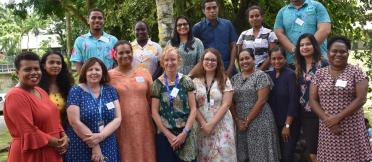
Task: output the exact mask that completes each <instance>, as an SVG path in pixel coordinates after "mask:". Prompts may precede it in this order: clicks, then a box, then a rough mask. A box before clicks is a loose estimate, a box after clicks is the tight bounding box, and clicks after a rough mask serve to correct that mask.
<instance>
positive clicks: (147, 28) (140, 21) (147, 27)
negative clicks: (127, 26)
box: [133, 20, 149, 32]
mask: <svg viewBox="0 0 372 162" xmlns="http://www.w3.org/2000/svg"><path fill="white" fill-rule="evenodd" d="M139 23H143V24H145V26H146V30H147V32H149V26H148V25H147V23H146V22H144V21H142V20H139V21H137V22H136V23H135V24H134V27H133V29H134V31H135V30H136V25H137V24H139Z"/></svg>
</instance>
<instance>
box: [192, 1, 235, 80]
mask: <svg viewBox="0 0 372 162" xmlns="http://www.w3.org/2000/svg"><path fill="white" fill-rule="evenodd" d="M202 8H203V13H204V15H205V17H206V18H205V19H203V20H201V21H200V22H198V23H197V24H195V25H194V27H193V28H192V33H193V35H194V37H196V38H199V39H200V40H201V41H202V42H203V45H204V47H205V49H207V48H215V49H217V50H218V51H219V52H220V53H221V55H222V56H221V57H222V59H223V63H224V67H225V72H226V74H227V75H228V76H231V75H232V74H233V71H234V61H235V50H236V48H235V42H236V40H237V39H238V36H237V35H236V32H235V29H234V26H233V25H232V23H231V22H230V21H229V20H226V19H222V18H219V17H218V3H217V0H204V1H203V3H202Z"/></svg>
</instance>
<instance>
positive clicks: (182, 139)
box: [171, 132, 187, 150]
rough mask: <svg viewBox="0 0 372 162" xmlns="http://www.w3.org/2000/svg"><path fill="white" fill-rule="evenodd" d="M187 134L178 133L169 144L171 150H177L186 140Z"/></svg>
mask: <svg viewBox="0 0 372 162" xmlns="http://www.w3.org/2000/svg"><path fill="white" fill-rule="evenodd" d="M186 137H187V134H186V133H185V132H182V133H180V134H179V135H178V136H177V137H176V138H175V139H174V140H173V142H172V143H171V146H172V148H173V150H176V149H178V148H179V147H180V146H181V145H182V144H183V143H184V142H185V140H186Z"/></svg>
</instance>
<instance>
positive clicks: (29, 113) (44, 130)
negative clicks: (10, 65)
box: [4, 52, 68, 162]
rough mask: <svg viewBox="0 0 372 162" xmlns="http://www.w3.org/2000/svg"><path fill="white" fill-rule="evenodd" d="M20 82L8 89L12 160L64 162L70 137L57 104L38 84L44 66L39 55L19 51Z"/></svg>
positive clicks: (8, 121) (7, 104) (16, 64)
mask: <svg viewBox="0 0 372 162" xmlns="http://www.w3.org/2000/svg"><path fill="white" fill-rule="evenodd" d="M14 64H15V67H16V73H17V76H18V78H19V83H18V84H17V85H16V86H15V87H14V88H12V89H10V90H9V91H8V93H7V98H6V100H5V105H4V118H5V123H6V125H7V127H8V129H9V132H10V135H11V136H12V143H11V145H10V150H9V154H8V161H10V162H51V161H53V162H62V156H61V154H63V153H65V152H66V149H67V143H68V138H67V136H66V134H65V133H64V131H63V128H62V126H61V124H60V118H59V111H58V108H57V106H56V105H55V104H54V103H53V102H52V101H51V100H49V97H48V94H47V93H46V92H45V91H44V90H42V89H41V88H39V87H37V85H38V83H39V81H40V78H41V70H40V63H39V56H37V55H36V54H35V53H32V52H24V53H21V54H19V55H18V56H17V57H16V59H15V61H14Z"/></svg>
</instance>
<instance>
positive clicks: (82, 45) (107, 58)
mask: <svg viewBox="0 0 372 162" xmlns="http://www.w3.org/2000/svg"><path fill="white" fill-rule="evenodd" d="M88 23H89V28H90V32H89V33H87V34H84V35H82V36H79V37H78V38H76V40H75V44H74V49H73V51H72V55H71V58H70V61H71V62H72V63H73V64H75V67H76V71H77V72H78V73H80V70H81V66H82V65H83V64H84V62H85V61H87V60H88V59H89V58H91V57H96V58H98V59H100V60H101V61H102V62H103V63H104V64H105V65H106V68H107V69H111V68H112V66H113V64H114V60H113V58H112V57H111V55H110V51H111V49H112V48H113V47H114V45H115V43H116V42H117V41H118V39H117V38H116V37H114V36H112V35H110V34H107V33H105V32H103V24H104V13H103V11H102V10H100V9H92V10H90V11H89V19H88Z"/></svg>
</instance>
